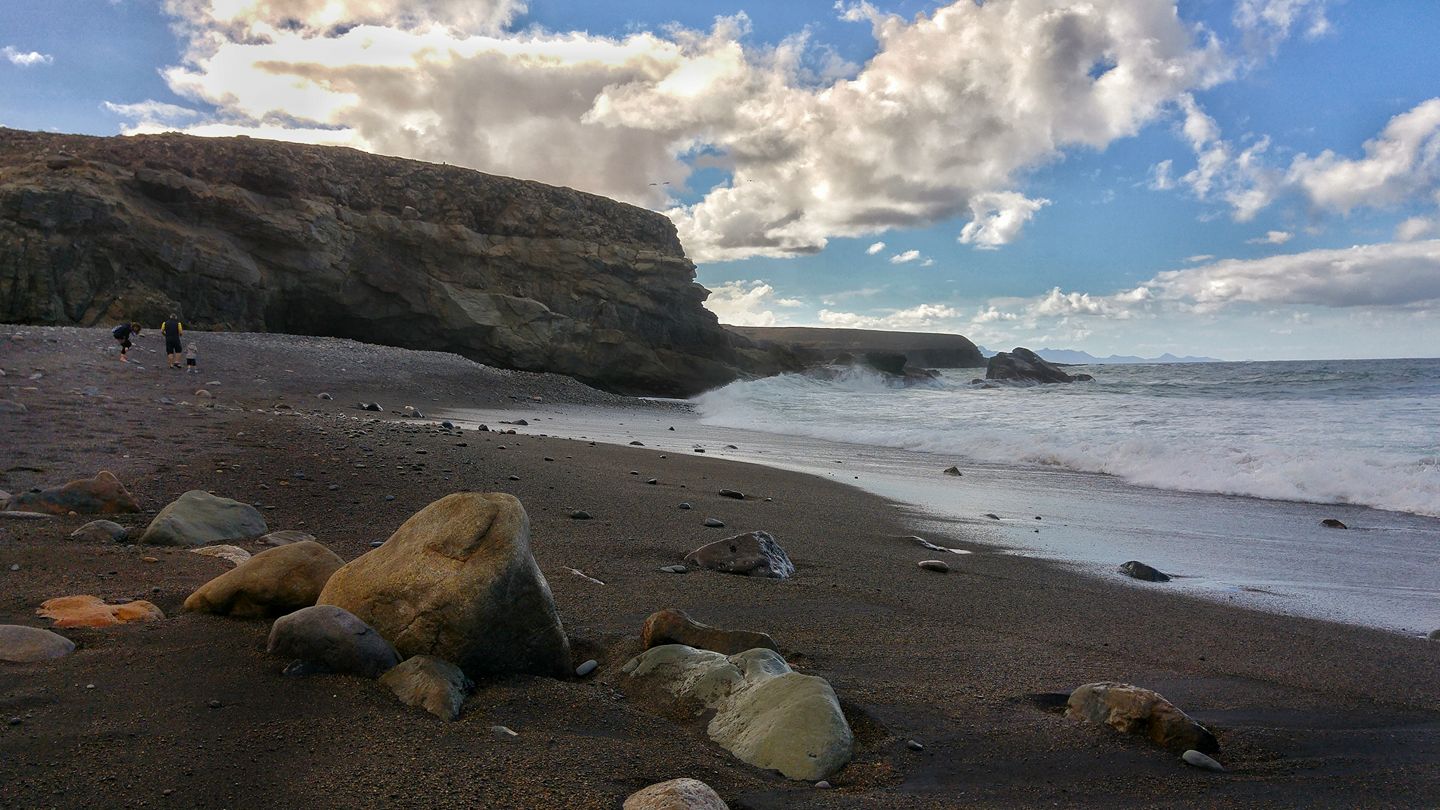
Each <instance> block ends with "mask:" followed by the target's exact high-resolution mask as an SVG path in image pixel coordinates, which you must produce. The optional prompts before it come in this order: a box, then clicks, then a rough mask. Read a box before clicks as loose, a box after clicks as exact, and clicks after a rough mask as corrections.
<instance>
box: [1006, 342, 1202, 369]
mask: <svg viewBox="0 0 1440 810" xmlns="http://www.w3.org/2000/svg"><path fill="white" fill-rule="evenodd" d="M980 351H981V352H982V353H983V354H984V355H985V356H986V357H991V356H993V355H994V354H995V352H992V351H990V350H989V349H987V348H985V347H984V346H981V347H980ZM1035 353H1036V354H1038V355H1040V356H1041V357H1043V358H1044V359H1046V360H1049V361H1050V362H1052V363H1069V364H1071V365H1077V366H1082V365H1106V364H1113V365H1119V364H1124V363H1223V362H1225V361H1224V360H1221V359H1219V358H1216V357H1193V356H1190V355H1187V356H1185V357H1177V356H1175V355H1173V354H1170V353H1169V352H1166V353H1165V354H1162V355H1160V356H1159V357H1138V356H1136V355H1133V354H1112V355H1110V356H1109V357H1096V356H1095V355H1093V354H1091V353H1089V352H1082V351H1078V350H1076V349H1036V350H1035Z"/></svg>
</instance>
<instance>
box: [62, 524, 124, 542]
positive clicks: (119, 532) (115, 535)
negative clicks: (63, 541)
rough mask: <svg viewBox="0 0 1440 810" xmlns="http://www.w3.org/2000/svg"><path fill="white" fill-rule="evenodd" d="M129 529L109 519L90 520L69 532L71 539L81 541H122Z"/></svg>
mask: <svg viewBox="0 0 1440 810" xmlns="http://www.w3.org/2000/svg"><path fill="white" fill-rule="evenodd" d="M129 536H130V530H129V529H127V528H125V527H124V526H121V525H120V524H119V523H115V522H114V521H110V520H92V521H90V522H89V523H86V524H85V525H84V526H81V527H80V528H78V529H76V530H75V531H73V532H71V533H70V539H71V540H78V541H80V542H83V543H123V542H125V538H127V537H129Z"/></svg>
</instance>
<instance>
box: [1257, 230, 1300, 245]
mask: <svg viewBox="0 0 1440 810" xmlns="http://www.w3.org/2000/svg"><path fill="white" fill-rule="evenodd" d="M1294 238H1295V234H1293V233H1290V232H1289V231H1266V232H1265V235H1264V236H1257V237H1255V238H1254V239H1246V240H1245V242H1246V243H1247V244H1251V245H1283V244H1285V243H1286V242H1289V241H1290V240H1291V239H1294Z"/></svg>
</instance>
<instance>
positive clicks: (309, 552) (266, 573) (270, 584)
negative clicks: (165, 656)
mask: <svg viewBox="0 0 1440 810" xmlns="http://www.w3.org/2000/svg"><path fill="white" fill-rule="evenodd" d="M344 564H345V562H344V560H341V559H340V558H339V557H337V556H335V552H333V551H331V550H330V549H328V548H326V547H324V546H322V545H320V544H319V543H317V542H315V541H314V540H305V541H302V542H299V543H291V544H289V545H285V546H279V547H277V548H272V549H268V550H266V551H262V552H260V553H259V554H256V555H255V556H254V557H251V558H250V559H248V560H246V561H245V562H243V563H241V564H240V565H238V566H236V567H235V568H233V569H231V570H229V571H226V572H225V573H223V574H221V575H220V576H218V577H216V578H214V579H212V580H210V581H209V582H207V583H205V584H204V585H201V586H200V588H199V589H198V590H196V591H195V592H194V593H192V594H190V598H188V599H186V600H185V609H186V610H188V611H192V612H197V613H218V614H220V615H221V616H235V617H238V618H259V617H261V616H280V615H282V614H285V613H289V612H291V611H294V610H299V609H301V608H306V607H310V606H311V605H313V604H315V601H316V600H317V599H319V598H320V591H321V590H323V589H324V587H325V583H326V582H327V581H329V579H330V577H331V575H332V574H334V573H335V572H336V571H338V570H340V566H342V565H344Z"/></svg>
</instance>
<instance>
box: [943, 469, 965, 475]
mask: <svg viewBox="0 0 1440 810" xmlns="http://www.w3.org/2000/svg"><path fill="white" fill-rule="evenodd" d="M945 474H946V475H964V473H962V472H960V468H959V467H946V468H945Z"/></svg>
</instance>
